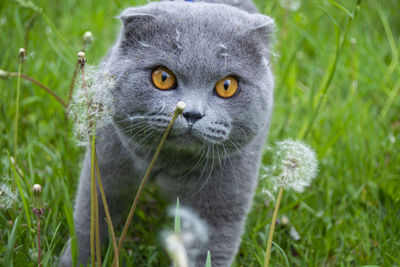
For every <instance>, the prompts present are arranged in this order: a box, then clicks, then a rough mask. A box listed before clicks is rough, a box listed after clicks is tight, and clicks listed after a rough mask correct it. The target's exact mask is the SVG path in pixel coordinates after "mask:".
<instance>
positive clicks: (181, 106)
mask: <svg viewBox="0 0 400 267" xmlns="http://www.w3.org/2000/svg"><path fill="white" fill-rule="evenodd" d="M176 108H177V109H178V111H179V112H182V111H184V110H185V108H186V103H185V102H183V101H179V102H178V104H177V105H176Z"/></svg>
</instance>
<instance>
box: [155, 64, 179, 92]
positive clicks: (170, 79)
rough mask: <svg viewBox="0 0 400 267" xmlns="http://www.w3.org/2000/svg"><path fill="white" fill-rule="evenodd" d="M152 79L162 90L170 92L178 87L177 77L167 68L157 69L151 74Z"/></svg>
mask: <svg viewBox="0 0 400 267" xmlns="http://www.w3.org/2000/svg"><path fill="white" fill-rule="evenodd" d="M151 79H152V81H153V84H154V86H155V87H156V88H158V89H160V90H169V89H173V88H174V87H175V86H176V78H175V75H174V74H173V73H172V72H171V71H170V70H169V69H167V68H166V67H158V68H157V69H155V70H154V71H153V73H152V74H151Z"/></svg>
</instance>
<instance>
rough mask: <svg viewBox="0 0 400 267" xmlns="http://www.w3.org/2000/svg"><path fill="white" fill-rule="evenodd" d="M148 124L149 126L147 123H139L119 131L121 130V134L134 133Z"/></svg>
mask: <svg viewBox="0 0 400 267" xmlns="http://www.w3.org/2000/svg"><path fill="white" fill-rule="evenodd" d="M146 124H147V123H146V122H139V123H135V124H132V125H129V126H126V127H124V128H122V129H119V130H120V132H122V133H124V134H126V133H129V132H131V131H134V130H136V129H138V128H142V127H143V126H144V125H146Z"/></svg>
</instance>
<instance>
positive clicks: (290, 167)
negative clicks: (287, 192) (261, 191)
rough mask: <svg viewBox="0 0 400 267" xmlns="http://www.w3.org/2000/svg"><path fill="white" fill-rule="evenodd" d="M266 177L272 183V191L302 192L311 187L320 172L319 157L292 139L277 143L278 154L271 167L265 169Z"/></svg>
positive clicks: (307, 147)
mask: <svg viewBox="0 0 400 267" xmlns="http://www.w3.org/2000/svg"><path fill="white" fill-rule="evenodd" d="M265 171H266V172H267V174H266V175H265V176H264V177H265V178H267V179H269V181H270V182H271V183H272V189H273V190H274V191H277V190H278V189H279V188H280V187H283V188H285V189H293V190H294V191H296V192H302V191H303V190H304V188H305V187H307V186H309V185H310V183H311V181H312V180H313V179H314V178H315V176H316V174H317V171H318V160H317V156H316V154H315V152H314V150H312V149H311V148H310V147H309V146H307V145H305V144H304V143H302V142H300V141H294V140H291V139H287V140H284V141H282V142H278V143H277V152H276V154H275V158H274V160H273V165H272V166H271V167H267V168H265Z"/></svg>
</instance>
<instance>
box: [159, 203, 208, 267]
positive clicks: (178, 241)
mask: <svg viewBox="0 0 400 267" xmlns="http://www.w3.org/2000/svg"><path fill="white" fill-rule="evenodd" d="M176 212H178V213H179V217H180V225H181V231H180V233H174V232H172V231H167V232H164V233H163V234H162V237H163V241H164V244H165V248H166V250H167V252H168V253H169V255H170V256H171V258H172V259H173V260H174V261H175V262H176V264H177V265H178V266H179V267H187V266H193V262H194V259H195V258H196V256H197V255H198V254H199V253H200V251H201V250H202V249H203V247H204V245H205V244H206V242H207V241H208V231H207V226H206V224H205V222H203V221H202V220H201V219H200V218H199V217H198V216H197V215H196V214H194V213H193V212H191V211H190V210H188V209H186V208H182V207H181V208H179V210H178V211H175V209H171V210H170V215H171V216H176Z"/></svg>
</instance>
